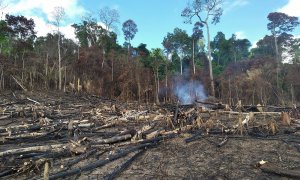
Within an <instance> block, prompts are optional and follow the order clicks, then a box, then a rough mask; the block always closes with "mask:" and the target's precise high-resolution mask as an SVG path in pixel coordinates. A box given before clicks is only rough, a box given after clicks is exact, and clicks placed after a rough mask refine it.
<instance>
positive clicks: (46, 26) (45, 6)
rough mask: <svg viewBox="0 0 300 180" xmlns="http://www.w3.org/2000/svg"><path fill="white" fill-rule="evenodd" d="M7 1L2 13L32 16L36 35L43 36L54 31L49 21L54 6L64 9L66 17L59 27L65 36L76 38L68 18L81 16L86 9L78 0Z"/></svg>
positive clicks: (54, 28) (72, 18)
mask: <svg viewBox="0 0 300 180" xmlns="http://www.w3.org/2000/svg"><path fill="white" fill-rule="evenodd" d="M6 1H7V3H8V6H7V8H5V10H4V11H5V12H4V13H9V14H20V15H23V16H25V17H27V18H32V19H33V20H34V22H35V25H36V27H35V31H37V36H45V35H47V33H53V32H54V31H56V27H54V26H53V25H52V24H50V23H49V21H51V20H52V12H53V10H54V7H58V6H59V7H62V8H64V10H65V13H66V18H65V19H64V22H63V23H62V26H61V27H60V30H61V32H62V33H63V34H64V35H65V37H66V38H69V39H73V40H74V41H75V40H76V38H75V33H74V28H73V27H72V26H71V25H72V24H71V23H68V20H74V19H76V18H78V16H79V17H81V16H82V15H83V14H85V13H86V12H87V11H86V10H85V9H84V7H82V6H80V5H79V3H78V0H6Z"/></svg>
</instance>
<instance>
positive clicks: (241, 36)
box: [234, 31, 246, 39]
mask: <svg viewBox="0 0 300 180" xmlns="http://www.w3.org/2000/svg"><path fill="white" fill-rule="evenodd" d="M234 34H235V35H236V38H237V39H246V35H245V32H244V31H238V32H236V33H234Z"/></svg>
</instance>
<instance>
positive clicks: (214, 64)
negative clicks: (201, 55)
mask: <svg viewBox="0 0 300 180" xmlns="http://www.w3.org/2000/svg"><path fill="white" fill-rule="evenodd" d="M212 68H213V74H214V76H219V75H221V74H222V72H223V70H224V66H222V65H219V64H218V63H217V62H215V61H213V62H212Z"/></svg>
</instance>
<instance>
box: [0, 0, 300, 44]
mask: <svg viewBox="0 0 300 180" xmlns="http://www.w3.org/2000/svg"><path fill="white" fill-rule="evenodd" d="M4 1H6V3H7V4H8V7H7V8H6V9H5V10H4V11H5V12H10V13H11V14H22V15H25V16H28V17H31V18H33V19H34V20H35V21H36V24H37V27H36V30H37V31H38V35H44V34H46V33H47V32H49V31H50V32H51V31H54V28H53V27H51V25H49V23H48V22H49V19H51V11H52V10H53V7H55V6H62V7H64V8H65V9H66V14H67V18H66V19H65V22H64V27H62V31H63V33H65V34H66V36H67V37H70V38H74V33H73V30H72V28H71V27H70V25H71V24H72V23H74V22H75V23H79V22H80V20H81V17H82V16H83V15H84V14H86V13H87V12H90V13H92V14H93V15H94V16H95V17H96V18H98V11H99V9H101V8H103V7H105V6H108V7H110V8H114V9H117V10H118V11H119V14H120V21H121V23H120V24H119V33H118V42H119V44H123V42H124V38H123V35H122V27H121V26H122V23H123V22H124V21H126V20H128V19H132V20H134V21H135V22H136V24H137V26H138V30H139V31H138V33H137V34H136V37H135V38H134V40H133V41H132V44H133V45H134V46H137V45H139V44H140V43H145V44H147V47H148V48H149V49H151V48H156V47H160V48H162V45H161V42H162V40H163V37H164V36H166V35H167V33H168V32H172V31H173V29H174V28H175V27H179V28H181V29H184V30H186V31H187V32H188V33H189V34H190V33H191V30H192V28H193V26H192V25H189V24H184V23H183V18H182V17H181V16H180V14H181V11H182V10H183V9H184V7H186V5H187V3H188V2H189V0H101V1H99V0H4ZM223 8H224V13H223V15H222V17H221V21H220V23H219V24H217V25H211V36H212V38H213V37H214V36H215V35H216V33H217V32H218V31H222V32H223V33H224V34H225V35H226V38H229V37H230V36H231V35H232V34H237V36H238V37H239V38H247V39H249V40H250V41H251V42H252V43H253V44H255V43H256V42H257V41H258V40H259V39H261V38H263V37H264V36H265V35H266V34H270V33H269V32H268V31H267V23H268V20H267V15H268V14H269V13H270V12H274V11H281V12H285V13H287V14H289V15H293V16H297V17H300V10H299V8H300V0H224V5H223ZM293 34H295V35H297V36H298V35H300V27H297V29H296V30H295V31H294V32H293Z"/></svg>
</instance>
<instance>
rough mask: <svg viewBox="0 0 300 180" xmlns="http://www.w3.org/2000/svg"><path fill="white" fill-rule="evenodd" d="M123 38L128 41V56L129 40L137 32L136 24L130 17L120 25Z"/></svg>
mask: <svg viewBox="0 0 300 180" xmlns="http://www.w3.org/2000/svg"><path fill="white" fill-rule="evenodd" d="M122 30H123V33H124V37H125V40H126V41H127V42H128V56H129V49H130V46H131V44H130V41H131V40H132V39H133V38H134V36H135V34H136V33H137V32H138V29H137V25H136V24H135V22H134V21H133V20H131V19H129V20H127V21H125V22H124V23H123V27H122Z"/></svg>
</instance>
